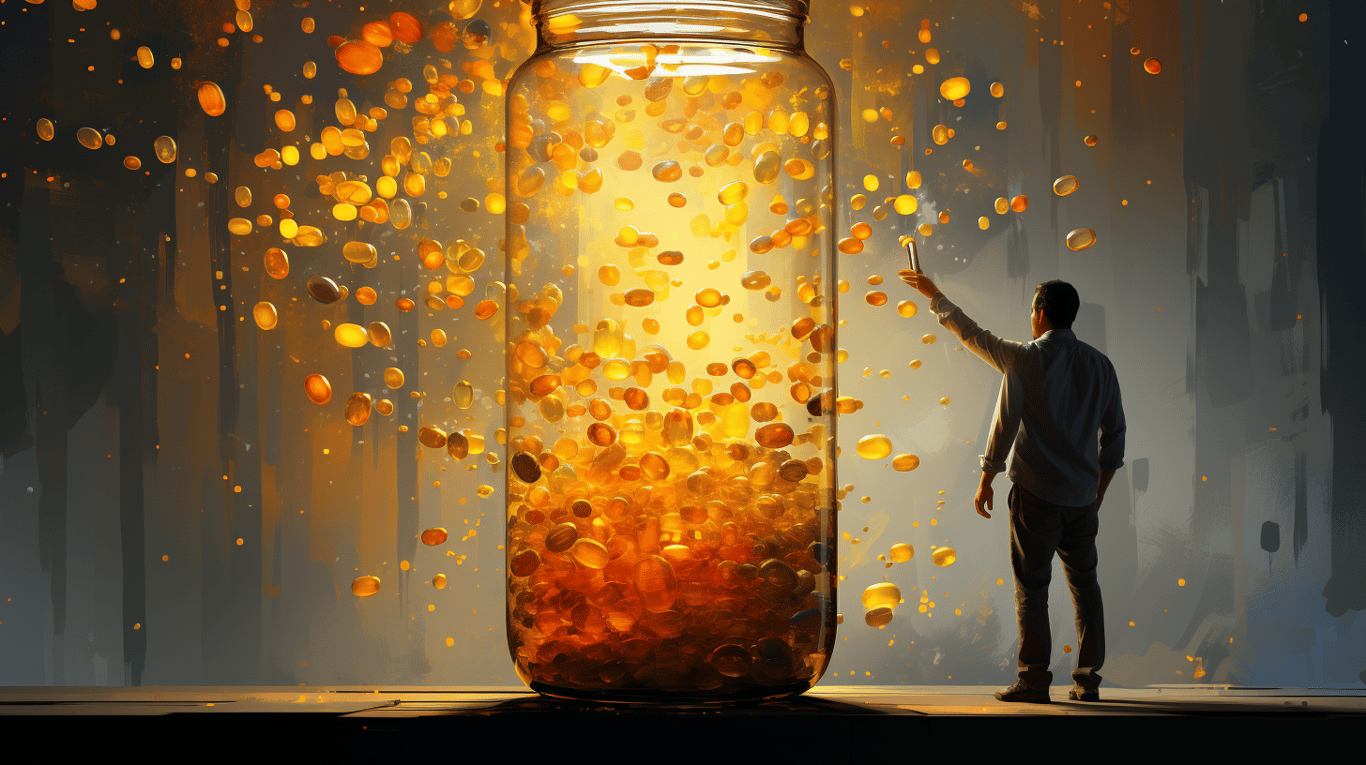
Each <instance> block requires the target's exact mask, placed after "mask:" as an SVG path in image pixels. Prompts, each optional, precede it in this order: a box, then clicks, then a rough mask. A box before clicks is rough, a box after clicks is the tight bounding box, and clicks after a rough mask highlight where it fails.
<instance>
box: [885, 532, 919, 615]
mask: <svg viewBox="0 0 1366 765" xmlns="http://www.w3.org/2000/svg"><path fill="white" fill-rule="evenodd" d="M914 556H915V548H914V547H912V546H911V545H908V544H906V543H905V542H901V543H899V544H894V545H892V549H891V550H890V551H889V552H888V554H887V557H888V558H889V559H890V560H891V561H892V562H893V563H905V562H906V561H908V560H910V559H911V558H912V557H914ZM900 600H901V595H900V593H898V594H897V602H900Z"/></svg>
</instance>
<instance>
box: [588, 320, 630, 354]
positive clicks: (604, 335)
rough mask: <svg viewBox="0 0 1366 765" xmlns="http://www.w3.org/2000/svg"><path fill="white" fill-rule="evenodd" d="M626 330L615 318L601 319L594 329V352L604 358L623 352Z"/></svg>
mask: <svg viewBox="0 0 1366 765" xmlns="http://www.w3.org/2000/svg"><path fill="white" fill-rule="evenodd" d="M624 342H625V331H624V330H623V329H622V327H621V325H620V324H618V323H617V322H616V321H615V320H614V319H601V320H600V321H598V323H597V326H596V327H594V329H593V352H594V353H596V354H597V355H598V356H600V357H602V358H612V357H614V356H616V355H617V354H619V353H621V348H622V345H623V343H624Z"/></svg>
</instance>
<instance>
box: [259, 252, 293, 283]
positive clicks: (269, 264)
mask: <svg viewBox="0 0 1366 765" xmlns="http://www.w3.org/2000/svg"><path fill="white" fill-rule="evenodd" d="M265 268H266V273H267V274H269V275H270V278H272V279H283V278H285V277H286V276H289V256H288V255H286V254H285V251H284V250H282V249H280V248H279V247H271V248H270V249H268V250H266V255H265Z"/></svg>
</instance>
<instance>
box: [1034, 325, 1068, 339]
mask: <svg viewBox="0 0 1366 765" xmlns="http://www.w3.org/2000/svg"><path fill="white" fill-rule="evenodd" d="M1056 338H1065V339H1068V340H1076V339H1077V335H1076V333H1075V332H1073V331H1072V330H1071V329H1058V328H1056V327H1055V328H1053V329H1050V330H1048V331H1047V332H1045V333H1043V334H1042V335H1039V339H1040V340H1053V339H1056Z"/></svg>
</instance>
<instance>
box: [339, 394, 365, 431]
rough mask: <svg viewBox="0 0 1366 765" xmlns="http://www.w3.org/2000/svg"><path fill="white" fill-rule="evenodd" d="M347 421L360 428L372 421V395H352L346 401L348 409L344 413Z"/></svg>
mask: <svg viewBox="0 0 1366 765" xmlns="http://www.w3.org/2000/svg"><path fill="white" fill-rule="evenodd" d="M343 414H344V415H345V417H346V421H347V422H349V423H351V424H352V425H355V426H356V427H360V426H361V425H364V424H365V423H366V422H367V421H369V419H370V394H369V393H352V394H351V397H350V398H348V399H347V400H346V408H345V410H344V411H343Z"/></svg>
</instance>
